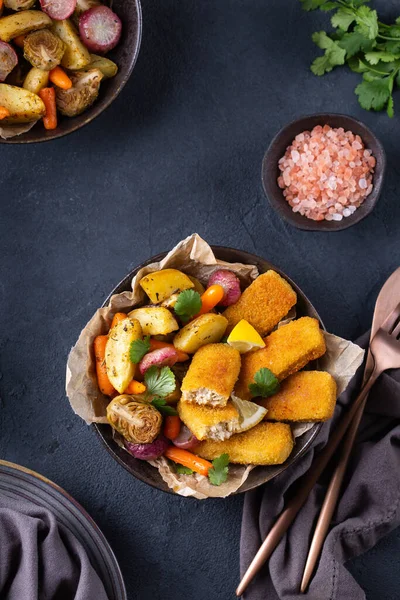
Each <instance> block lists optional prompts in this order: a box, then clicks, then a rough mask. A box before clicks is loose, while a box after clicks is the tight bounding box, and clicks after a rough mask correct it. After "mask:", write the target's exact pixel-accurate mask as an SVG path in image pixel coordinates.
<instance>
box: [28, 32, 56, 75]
mask: <svg viewBox="0 0 400 600" xmlns="http://www.w3.org/2000/svg"><path fill="white" fill-rule="evenodd" d="M64 51H65V44H64V42H63V41H61V40H60V38H59V37H57V36H56V35H55V34H54V33H52V32H51V31H50V30H49V29H40V30H39V31H33V32H32V33H30V34H29V35H27V36H26V38H25V41H24V57H25V58H26V60H28V61H29V62H30V63H31V65H32V66H33V67H36V68H37V69H41V70H42V71H51V70H52V69H54V67H56V66H57V65H59V64H60V62H61V59H62V57H63V54H64Z"/></svg>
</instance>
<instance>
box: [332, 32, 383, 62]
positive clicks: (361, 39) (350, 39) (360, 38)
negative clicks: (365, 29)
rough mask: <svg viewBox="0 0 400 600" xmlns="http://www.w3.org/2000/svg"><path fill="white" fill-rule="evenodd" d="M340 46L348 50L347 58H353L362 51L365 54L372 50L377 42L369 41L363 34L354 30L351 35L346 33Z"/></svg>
mask: <svg viewBox="0 0 400 600" xmlns="http://www.w3.org/2000/svg"><path fill="white" fill-rule="evenodd" d="M338 44H339V46H340V47H341V48H344V49H345V50H346V57H347V58H351V57H352V56H354V55H355V54H357V53H358V52H360V51H361V50H363V51H364V52H368V51H370V50H372V48H373V47H374V45H375V41H374V40H369V39H368V38H366V37H365V36H364V35H363V34H362V33H360V32H359V31H357V30H354V31H351V32H349V33H345V34H344V35H343V36H342V38H341V40H340V41H339V42H338Z"/></svg>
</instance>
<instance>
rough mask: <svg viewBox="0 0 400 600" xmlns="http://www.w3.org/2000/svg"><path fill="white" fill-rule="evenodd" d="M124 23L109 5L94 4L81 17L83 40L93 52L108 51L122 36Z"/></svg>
mask: <svg viewBox="0 0 400 600" xmlns="http://www.w3.org/2000/svg"><path fill="white" fill-rule="evenodd" d="M121 30H122V23H121V19H120V18H119V17H118V15H116V14H115V12H113V11H112V10H111V8H108V6H94V7H93V8H90V9H89V10H87V11H85V12H84V13H83V14H82V15H81V16H80V17H79V33H80V36H81V40H82V42H83V43H84V44H85V46H86V47H87V48H88V49H89V50H90V51H91V52H102V53H104V52H108V51H109V50H111V49H112V48H114V47H115V46H116V45H117V44H118V42H119V40H120V37H121Z"/></svg>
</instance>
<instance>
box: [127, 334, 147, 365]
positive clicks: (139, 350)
mask: <svg viewBox="0 0 400 600" xmlns="http://www.w3.org/2000/svg"><path fill="white" fill-rule="evenodd" d="M149 351H150V336H149V335H147V336H146V337H145V338H144V340H135V341H134V342H131V345H130V348H129V358H130V359H131V362H133V363H134V364H135V365H136V364H137V363H139V362H140V361H141V360H142V358H143V356H144V355H145V354H147V353H148V352H149Z"/></svg>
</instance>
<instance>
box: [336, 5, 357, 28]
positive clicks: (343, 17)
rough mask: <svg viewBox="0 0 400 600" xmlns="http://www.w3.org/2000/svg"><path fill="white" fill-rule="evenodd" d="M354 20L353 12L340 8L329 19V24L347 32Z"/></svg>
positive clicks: (349, 9)
mask: <svg viewBox="0 0 400 600" xmlns="http://www.w3.org/2000/svg"><path fill="white" fill-rule="evenodd" d="M355 18H356V16H355V14H354V10H352V9H351V8H345V7H342V8H339V10H338V11H337V12H336V13H335V14H334V15H333V16H332V17H331V23H332V25H333V27H340V29H343V31H347V30H348V28H349V27H350V25H351V24H352V23H353V22H354V21H355Z"/></svg>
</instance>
